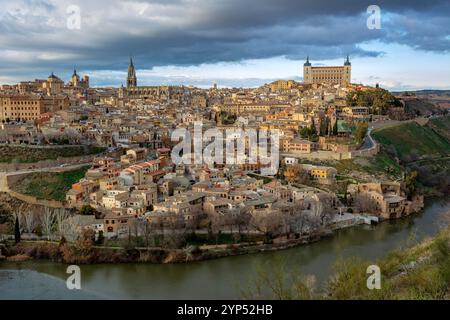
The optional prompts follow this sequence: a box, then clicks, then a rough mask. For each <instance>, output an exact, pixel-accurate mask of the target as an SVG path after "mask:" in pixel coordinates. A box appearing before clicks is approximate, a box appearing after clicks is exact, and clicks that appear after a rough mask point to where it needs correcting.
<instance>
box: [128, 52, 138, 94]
mask: <svg viewBox="0 0 450 320" xmlns="http://www.w3.org/2000/svg"><path fill="white" fill-rule="evenodd" d="M136 86H137V78H136V70H135V69H134V65H133V58H131V57H130V65H129V66H128V77H127V88H130V87H136Z"/></svg>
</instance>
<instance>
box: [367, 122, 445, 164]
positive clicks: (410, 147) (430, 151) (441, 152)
mask: <svg viewBox="0 0 450 320" xmlns="http://www.w3.org/2000/svg"><path fill="white" fill-rule="evenodd" d="M435 123H436V125H435ZM437 125H438V126H440V127H442V128H444V127H445V126H450V118H449V117H446V118H438V119H434V120H432V121H431V124H427V125H425V126H420V125H419V124H417V123H416V122H409V123H404V124H400V125H397V126H392V127H388V128H384V129H379V130H375V131H374V132H373V133H372V136H373V137H374V138H375V139H376V140H377V141H378V142H380V143H382V144H383V145H385V146H387V147H390V148H391V149H392V148H393V149H395V150H396V153H397V155H398V157H399V158H400V159H401V160H402V161H403V162H411V161H415V160H419V159H427V158H428V159H429V158H437V157H444V156H450V142H449V140H448V139H446V138H445V137H444V136H442V135H441V134H438V133H437V131H435V130H434V129H433V127H434V126H437ZM444 131H445V129H444Z"/></svg>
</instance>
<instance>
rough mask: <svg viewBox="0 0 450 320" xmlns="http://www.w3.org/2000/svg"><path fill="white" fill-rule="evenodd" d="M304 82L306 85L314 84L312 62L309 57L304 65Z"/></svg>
mask: <svg viewBox="0 0 450 320" xmlns="http://www.w3.org/2000/svg"><path fill="white" fill-rule="evenodd" d="M303 82H304V83H312V82H313V79H312V66H311V62H309V56H308V57H306V62H305V63H304V64H303Z"/></svg>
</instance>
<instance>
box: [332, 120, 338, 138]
mask: <svg viewBox="0 0 450 320" xmlns="http://www.w3.org/2000/svg"><path fill="white" fill-rule="evenodd" d="M337 134H338V124H337V118H336V121H335V122H334V125H333V135H334V136H337Z"/></svg>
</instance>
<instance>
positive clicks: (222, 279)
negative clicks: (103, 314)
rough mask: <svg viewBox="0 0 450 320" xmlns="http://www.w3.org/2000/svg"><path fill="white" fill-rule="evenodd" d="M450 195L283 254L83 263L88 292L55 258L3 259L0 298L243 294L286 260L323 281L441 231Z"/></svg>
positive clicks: (234, 296) (289, 265) (223, 296)
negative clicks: (342, 265) (349, 263)
mask: <svg viewBox="0 0 450 320" xmlns="http://www.w3.org/2000/svg"><path fill="white" fill-rule="evenodd" d="M447 210H450V200H449V199H445V200H444V199H434V200H429V201H428V202H427V204H426V207H425V209H424V211H423V212H421V213H420V214H416V215H414V216H411V217H408V218H405V219H401V220H397V221H386V222H383V223H380V224H378V225H377V226H368V225H364V226H358V227H353V228H348V229H343V230H339V231H337V232H336V233H335V234H334V235H333V236H332V237H329V238H326V239H323V240H321V241H319V242H316V243H313V244H309V245H305V246H300V247H295V248H291V249H287V250H283V251H275V252H267V253H258V254H252V255H244V256H235V257H226V258H221V259H216V260H210V261H201V262H193V263H187V264H166V265H156V264H119V265H109V264H106V265H86V266H81V284H82V290H68V289H66V286H65V279H66V278H67V276H68V275H67V274H66V267H67V266H66V265H63V264H58V263H53V262H49V261H27V262H21V263H12V262H6V261H3V262H0V299H11V298H12V299H20V298H22V299H96V298H99V299H102V298H105V299H238V298H241V297H242V290H245V289H246V288H247V287H248V284H249V283H250V281H251V279H252V278H253V277H254V276H255V273H256V270H257V268H259V267H261V266H263V267H266V268H269V267H270V262H272V261H282V262H283V263H284V264H285V265H286V266H287V268H288V269H290V268H298V269H299V270H301V272H302V273H303V274H311V275H314V276H315V277H316V279H317V283H318V284H321V283H323V282H324V281H325V280H326V279H327V278H328V277H329V276H330V274H331V273H332V266H333V264H334V263H335V262H336V260H337V259H339V258H341V257H343V258H345V257H360V258H362V259H366V260H370V261H374V260H376V259H377V258H380V257H383V256H385V255H386V254H387V253H388V252H389V251H392V250H394V249H398V248H401V247H405V246H407V245H411V244H413V243H414V242H417V241H420V240H422V239H423V238H424V237H426V236H432V235H434V234H436V233H437V232H438V230H439V224H438V221H439V215H440V214H441V213H442V212H445V211H447Z"/></svg>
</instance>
